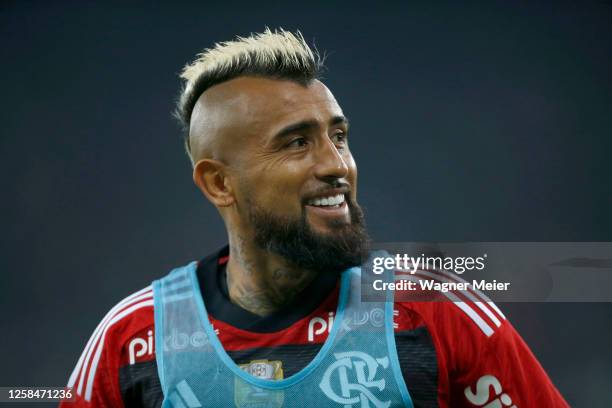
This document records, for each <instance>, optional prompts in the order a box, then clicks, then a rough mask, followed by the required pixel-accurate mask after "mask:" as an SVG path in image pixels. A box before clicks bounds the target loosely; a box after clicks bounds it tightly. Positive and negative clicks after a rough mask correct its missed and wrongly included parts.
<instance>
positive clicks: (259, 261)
mask: <svg viewBox="0 0 612 408" xmlns="http://www.w3.org/2000/svg"><path fill="white" fill-rule="evenodd" d="M315 275H316V274H315V273H314V272H312V271H307V270H304V269H298V268H295V267H293V266H290V265H289V263H288V262H287V261H286V260H284V259H283V258H281V257H280V256H278V255H275V254H272V253H270V252H268V251H265V250H262V249H260V248H258V247H256V246H255V244H254V243H253V242H252V240H247V239H245V238H242V237H240V236H239V235H238V236H234V237H230V256H229V261H228V264H227V288H228V292H229V297H230V300H231V301H232V303H234V304H236V305H238V306H240V307H242V308H243V309H245V310H247V311H249V312H251V313H253V314H256V315H258V316H269V315H271V314H273V313H275V312H277V311H279V310H280V309H281V308H283V307H284V306H286V305H287V304H289V303H291V302H292V301H293V300H295V298H296V296H297V295H298V294H299V293H300V292H302V290H304V289H305V288H306V287H307V286H308V285H309V284H310V283H311V282H312V281H313V279H314V278H315Z"/></svg>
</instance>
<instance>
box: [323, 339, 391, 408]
mask: <svg viewBox="0 0 612 408" xmlns="http://www.w3.org/2000/svg"><path fill="white" fill-rule="evenodd" d="M334 357H336V362H334V363H333V364H331V365H330V366H329V367H328V368H327V370H326V371H325V374H323V378H322V379H321V382H320V383H319V388H321V390H322V391H323V393H324V394H325V395H326V396H327V397H328V398H329V399H331V400H332V401H335V402H337V403H339V404H343V405H344V406H345V407H346V408H348V407H351V406H352V405H353V404H360V405H359V407H371V406H374V407H375V408H387V407H388V406H389V405H391V401H381V400H380V399H378V398H377V397H376V395H374V393H373V392H372V391H371V389H374V391H379V392H380V391H383V390H384V389H385V385H386V382H385V379H384V378H382V379H379V380H376V379H375V378H376V374H377V371H378V367H379V366H381V367H382V368H383V369H386V368H387V367H389V357H382V358H376V359H375V358H373V357H372V356H370V355H369V354H366V353H363V352H361V351H349V352H344V353H334ZM332 383H333V385H332ZM370 403H372V404H373V405H370Z"/></svg>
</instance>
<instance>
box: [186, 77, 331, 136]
mask: <svg viewBox="0 0 612 408" xmlns="http://www.w3.org/2000/svg"><path fill="white" fill-rule="evenodd" d="M204 112H205V113H206V114H205V115H204V116H205V117H206V119H207V122H209V125H210V121H216V122H218V123H216V126H215V128H217V129H221V128H231V129H232V130H234V131H236V130H238V129H237V128H247V129H245V131H246V133H253V131H254V130H256V131H258V132H260V133H261V132H265V131H272V130H274V128H275V127H282V126H285V125H287V124H288V123H291V122H294V121H301V120H316V121H321V122H327V121H328V120H329V118H330V117H333V116H339V115H342V110H341V109H340V106H339V105H338V103H337V102H336V99H335V98H334V96H333V94H332V93H331V92H330V90H329V89H328V88H327V87H326V86H325V85H324V84H323V83H322V82H320V81H318V80H314V81H312V82H311V83H309V84H308V85H307V86H304V85H302V84H299V83H296V82H293V81H289V80H276V79H268V78H257V77H240V78H236V79H233V80H231V81H227V82H224V83H222V84H219V85H215V86H214V87H212V88H210V89H209V90H207V91H206V92H204V94H202V96H201V97H200V100H199V101H198V103H197V104H196V108H195V109H194V116H196V114H197V116H200V115H201V114H202V113H204ZM196 121H197V119H196Z"/></svg>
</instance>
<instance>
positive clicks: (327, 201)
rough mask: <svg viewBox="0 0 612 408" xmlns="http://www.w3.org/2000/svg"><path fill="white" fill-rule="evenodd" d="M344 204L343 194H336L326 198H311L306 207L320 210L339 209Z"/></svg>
mask: <svg viewBox="0 0 612 408" xmlns="http://www.w3.org/2000/svg"><path fill="white" fill-rule="evenodd" d="M345 202H346V199H345V197H344V194H336V195H332V196H328V197H319V198H312V199H310V200H308V201H307V202H306V205H310V206H313V207H320V208H340V207H342V206H343V205H344V203H345Z"/></svg>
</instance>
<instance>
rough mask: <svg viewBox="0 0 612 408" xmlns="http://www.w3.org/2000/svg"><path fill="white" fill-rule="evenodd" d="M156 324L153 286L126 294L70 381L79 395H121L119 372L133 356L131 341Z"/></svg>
mask: <svg viewBox="0 0 612 408" xmlns="http://www.w3.org/2000/svg"><path fill="white" fill-rule="evenodd" d="M153 324H154V314H153V289H152V287H151V286H147V287H145V288H143V289H141V290H139V291H137V292H135V293H133V294H131V295H130V296H127V297H126V298H124V299H123V300H121V301H120V302H118V303H117V304H116V305H115V306H113V307H112V308H111V309H110V310H109V312H108V313H107V314H106V315H105V316H104V317H103V318H102V320H101V321H100V323H99V324H98V325H97V327H96V328H95V330H94V332H93V334H92V335H91V337H90V338H89V340H88V341H87V344H86V345H85V348H84V350H83V352H82V354H81V356H80V357H79V360H78V361H77V364H76V366H75V368H74V370H73V372H72V374H71V376H70V379H69V381H68V386H69V387H72V388H73V389H74V391H75V394H76V396H77V399H83V400H85V401H90V400H92V396H93V395H94V394H95V396H96V398H99V396H100V395H101V394H108V395H107V396H108V397H111V396H112V395H119V396H120V391H119V388H120V387H119V380H118V372H119V368H120V367H121V366H122V365H124V364H125V363H126V361H124V360H128V359H130V356H129V348H130V347H129V344H131V343H133V342H134V341H135V339H138V338H139V336H141V333H143V332H144V333H147V332H149V331H152V329H153ZM149 337H151V336H149ZM149 343H150V342H149ZM151 345H152V344H151ZM140 346H141V348H142V345H140ZM151 348H152V347H151ZM149 351H151V352H152V350H149ZM132 352H134V350H132ZM147 354H149V353H147ZM151 355H152V353H151ZM132 359H134V358H133V357H132ZM132 363H133V361H132ZM106 402H109V403H112V401H106Z"/></svg>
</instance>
